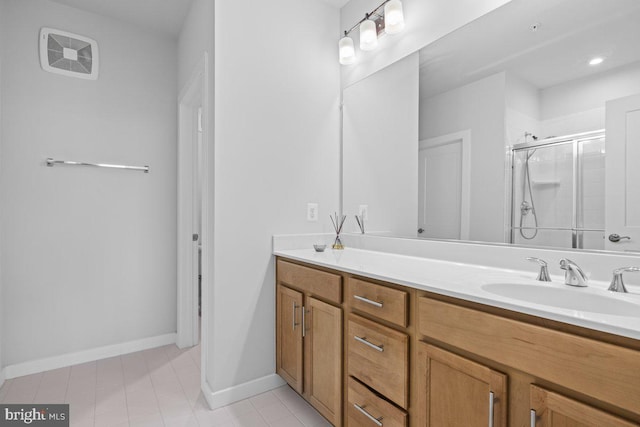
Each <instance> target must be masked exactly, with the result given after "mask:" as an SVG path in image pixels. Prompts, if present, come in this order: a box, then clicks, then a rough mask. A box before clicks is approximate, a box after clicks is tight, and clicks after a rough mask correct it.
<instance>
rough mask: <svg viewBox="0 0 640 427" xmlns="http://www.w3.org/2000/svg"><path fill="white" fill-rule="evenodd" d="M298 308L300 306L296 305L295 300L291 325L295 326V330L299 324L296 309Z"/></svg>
mask: <svg viewBox="0 0 640 427" xmlns="http://www.w3.org/2000/svg"><path fill="white" fill-rule="evenodd" d="M297 308H298V306H297V305H296V302H295V301H294V302H293V317H291V326H293V330H294V331H295V330H296V326H297V325H298V324H297V323H296V309H297Z"/></svg>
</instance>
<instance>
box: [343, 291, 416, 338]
mask: <svg viewBox="0 0 640 427" xmlns="http://www.w3.org/2000/svg"><path fill="white" fill-rule="evenodd" d="M347 292H348V296H347V297H348V298H349V303H350V304H351V307H353V308H354V309H356V310H359V311H362V312H364V313H367V314H370V315H372V316H376V317H378V318H380V319H383V320H386V321H388V322H391V323H395V324H396V325H398V326H402V327H404V328H406V327H407V304H408V300H409V298H408V297H409V295H408V293H407V292H404V291H400V290H397V289H393V288H389V287H387V286H382V285H378V284H376V283H371V282H367V281H364V280H360V279H349V286H348V288H347Z"/></svg>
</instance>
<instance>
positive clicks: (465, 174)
mask: <svg viewBox="0 0 640 427" xmlns="http://www.w3.org/2000/svg"><path fill="white" fill-rule="evenodd" d="M455 141H461V144H462V147H461V148H462V171H461V175H462V176H461V177H460V179H461V188H460V240H469V230H470V221H471V130H469V129H467V130H463V131H460V132H453V133H449V134H446V135H441V136H437V137H435V138H426V139H423V140H421V141H420V142H419V145H418V152H420V151H422V150H424V149H428V148H434V147H438V146H440V145H447V144H451V143H453V142H455ZM418 173H420V171H418Z"/></svg>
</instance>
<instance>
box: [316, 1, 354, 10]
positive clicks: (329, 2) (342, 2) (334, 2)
mask: <svg viewBox="0 0 640 427" xmlns="http://www.w3.org/2000/svg"><path fill="white" fill-rule="evenodd" d="M322 1H323V2H325V3H327V4H330V5H331V6H334V7H337V8H338V9H342V6H344V5H345V4H347V3H349V0H322Z"/></svg>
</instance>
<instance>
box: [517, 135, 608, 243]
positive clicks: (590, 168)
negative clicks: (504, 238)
mask: <svg viewBox="0 0 640 427" xmlns="http://www.w3.org/2000/svg"><path fill="white" fill-rule="evenodd" d="M511 171H512V176H511V225H510V227H509V231H510V233H509V234H510V242H511V243H516V244H520V245H529V246H548V247H560V248H579V249H604V228H605V223H604V190H605V134H604V131H603V130H600V131H594V132H586V133H580V134H575V135H567V136H562V137H554V138H547V139H544V140H538V141H534V142H530V143H525V144H518V145H514V146H513V147H512V149H511Z"/></svg>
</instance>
